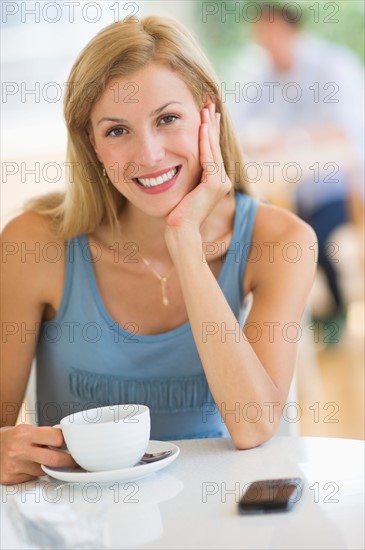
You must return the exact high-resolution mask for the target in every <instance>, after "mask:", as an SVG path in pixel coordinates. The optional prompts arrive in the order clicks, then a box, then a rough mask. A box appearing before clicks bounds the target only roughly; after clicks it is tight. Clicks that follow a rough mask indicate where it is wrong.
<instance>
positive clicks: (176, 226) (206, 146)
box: [166, 103, 232, 232]
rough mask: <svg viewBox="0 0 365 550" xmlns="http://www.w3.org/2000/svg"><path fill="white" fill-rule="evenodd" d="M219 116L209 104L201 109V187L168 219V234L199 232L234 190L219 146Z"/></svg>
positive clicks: (188, 195) (212, 104) (213, 106)
mask: <svg viewBox="0 0 365 550" xmlns="http://www.w3.org/2000/svg"><path fill="white" fill-rule="evenodd" d="M220 116H221V115H220V113H216V112H215V104H214V103H210V104H208V105H207V106H206V107H204V108H203V109H202V110H201V125H200V129H199V152H200V164H201V166H202V169H203V172H202V178H201V182H200V183H199V185H197V186H196V187H195V189H193V191H191V192H190V193H188V194H187V195H186V196H185V197H184V198H183V200H182V201H181V202H180V203H179V204H178V206H177V207H176V208H174V210H172V212H170V214H169V215H168V216H167V218H166V225H167V231H168V232H171V231H174V230H176V231H179V230H181V229H182V230H184V229H185V228H187V229H195V230H196V231H199V229H200V226H201V224H202V223H203V221H204V220H205V219H206V218H207V217H208V216H209V214H210V213H211V212H212V210H213V209H214V208H215V207H216V206H217V204H218V203H219V201H221V200H222V199H223V198H224V197H225V196H226V195H227V193H228V192H229V191H230V190H231V188H232V182H231V181H230V179H229V178H228V176H227V174H226V171H225V168H224V163H223V158H222V153H221V150H220V145H219V125H220Z"/></svg>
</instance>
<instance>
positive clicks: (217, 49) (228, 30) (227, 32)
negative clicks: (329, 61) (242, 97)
mask: <svg viewBox="0 0 365 550" xmlns="http://www.w3.org/2000/svg"><path fill="white" fill-rule="evenodd" d="M265 3H268V2H265ZM272 3H274V4H279V3H280V4H281V5H282V6H283V7H285V6H289V5H290V4H296V5H298V6H300V8H301V9H302V13H303V19H302V21H303V27H304V29H308V30H310V31H312V32H313V33H315V34H317V35H319V36H322V37H324V38H327V39H328V40H330V41H332V42H336V43H340V44H344V45H346V46H348V47H349V48H351V49H352V50H353V51H355V52H356V54H357V55H358V57H359V58H360V59H362V61H364V59H365V53H364V22H365V2H364V1H363V0H337V1H335V2H329V1H327V0H320V1H318V0H317V1H315V0H306V1H304V0H299V1H296V2H282V1H280V2H279V1H276V2H272ZM204 4H205V5H204ZM208 4H209V7H208ZM245 4H246V5H245ZM249 4H250V5H251V7H250V6H249ZM252 4H254V2H253V1H252V0H251V1H249V0H241V1H240V2H238V1H226V2H221V1H216V2H202V1H200V0H199V1H197V2H195V7H194V9H195V17H196V20H197V21H199V36H198V38H199V41H200V43H201V44H202V45H203V48H204V50H205V51H206V53H207V54H208V57H209V58H210V59H211V60H213V63H214V66H215V68H216V70H217V72H218V74H220V73H221V71H223V70H224V66H225V65H226V64H227V60H229V59H232V57H234V55H235V53H236V52H237V51H238V50H239V49H241V48H242V46H243V45H244V43H245V42H246V41H247V40H249V37H250V32H251V29H252V27H253V24H252V23H250V22H249V21H248V22H247V19H249V20H251V21H252V20H253V19H254V17H255V14H256V13H257V12H256V11H255V10H256V7H255V6H252ZM207 8H208V9H209V10H211V11H213V10H214V11H217V13H216V14H214V15H207V16H206V17H205V20H206V21H204V16H203V14H204V13H206V10H207ZM237 8H238V9H237ZM251 8H253V9H251ZM235 9H236V10H237V13H239V14H240V15H239V17H238V19H239V21H237V20H236V17H235V15H234V11H235ZM242 9H244V11H243V12H242ZM246 9H247V10H249V11H247V13H248V17H245V13H246V11H245V10H246ZM250 10H251V11H250ZM230 11H231V12H233V13H232V14H230V13H229V12H230ZM223 13H226V17H225V19H226V20H225V21H224V18H223V17H222V14H223ZM242 13H243V15H242ZM316 14H317V15H318V17H316ZM245 19H246V20H245ZM316 19H317V20H316Z"/></svg>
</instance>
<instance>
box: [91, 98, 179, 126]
mask: <svg viewBox="0 0 365 550" xmlns="http://www.w3.org/2000/svg"><path fill="white" fill-rule="evenodd" d="M174 103H178V104H179V105H182V103H181V101H170V102H169V103H166V104H165V105H162V107H159V108H158V109H155V110H154V111H152V113H150V117H153V116H155V115H158V114H160V113H161V112H162V111H163V110H164V109H166V107H168V106H169V105H173V104H174ZM103 121H110V122H122V123H125V122H128V120H127V119H125V118H114V117H103V118H101V119H100V120H99V122H98V123H97V125H98V124H100V122H103Z"/></svg>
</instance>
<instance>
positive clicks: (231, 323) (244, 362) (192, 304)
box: [169, 205, 316, 449]
mask: <svg viewBox="0 0 365 550" xmlns="http://www.w3.org/2000/svg"><path fill="white" fill-rule="evenodd" d="M268 219H270V220H271V221H270V223H267V220H268ZM253 240H254V242H255V243H256V244H258V245H259V246H260V248H261V250H262V252H263V256H262V259H261V260H260V262H258V263H257V264H256V267H255V270H254V275H253V277H252V280H251V281H250V287H251V289H252V292H253V299H254V302H253V307H252V310H251V312H250V315H249V318H248V320H247V323H246V331H245V332H246V334H245V336H244V335H243V334H242V333H241V332H240V329H239V325H238V321H237V319H236V318H235V316H234V314H233V312H232V310H231V308H230V306H229V305H228V303H227V301H226V299H225V296H224V295H223V293H222V291H221V289H220V287H219V285H218V283H217V281H216V279H215V277H214V276H213V274H212V273H211V271H210V268H209V266H208V264H207V263H206V262H204V261H203V262H202V260H201V250H202V248H201V247H202V243H201V238H200V234H197V233H196V232H195V231H193V230H192V231H184V232H179V231H173V232H171V233H170V238H169V245H170V246H169V249H170V254H171V256H172V258H173V261H174V264H175V266H176V269H177V272H178V275H179V279H180V283H181V286H182V291H183V294H184V299H185V303H186V307H187V311H188V315H189V320H190V324H191V327H192V331H193V335H194V339H195V342H196V345H197V348H198V352H199V355H200V358H201V361H202V364H203V367H204V370H205V373H206V376H207V380H208V383H209V387H210V390H211V392H212V395H213V397H214V400H215V402H216V405H217V407H218V409H219V411H220V413H221V414H222V417H223V420H224V421H225V422H226V425H227V428H228V430H229V432H230V434H231V437H232V440H233V441H234V443H235V445H236V446H237V447H238V448H241V449H245V448H250V447H255V446H257V445H259V444H260V443H262V442H264V441H265V440H267V439H268V438H270V437H271V436H272V435H273V434H274V432H275V429H276V427H277V425H278V423H279V420H280V416H281V412H282V409H283V407H284V405H285V401H286V398H287V394H288V391H289V387H290V382H291V379H292V375H293V370H294V364H295V357H296V349H297V341H298V339H297V338H296V336H297V334H298V332H299V331H300V320H301V316H302V313H303V310H304V307H305V303H306V298H307V295H308V293H309V290H310V287H311V285H312V281H313V277H314V272H315V259H314V250H313V245H314V243H315V241H316V237H315V235H314V233H313V231H312V230H311V229H310V228H309V227H308V226H307V225H306V224H304V223H303V222H301V221H300V220H299V219H297V218H296V217H294V216H293V215H292V214H289V213H287V212H286V211H284V210H281V209H278V208H275V207H270V206H266V205H262V206H261V207H260V209H259V212H258V214H257V219H256V224H255V232H254V237H253ZM264 242H265V243H266V246H265V245H264ZM268 243H276V245H277V246H276V247H275V248H274V249H273V247H271V249H270V246H268ZM289 243H296V248H293V247H292V249H291V250H290V252H289ZM283 250H286V251H287V255H285V253H284V254H283ZM295 250H300V251H301V258H300V259H298V261H297V262H292V261H289V260H288V258H291V255H290V254H293V253H295ZM273 251H274V256H273ZM273 258H274V261H273ZM252 328H253V329H254V330H253V331H252ZM293 331H294V332H295V334H293ZM249 403H252V404H253V406H252V407H253V408H252V409H251V410H250V411H248V409H246V407H247V404H249ZM265 403H266V405H265ZM245 410H247V415H245V414H243V413H244V411H245ZM237 411H239V413H238V414H237ZM256 414H257V418H258V420H257V421H256V422H251V421H247V417H249V416H253V417H255V415H256ZM259 416H260V417H259ZM245 418H246V419H245Z"/></svg>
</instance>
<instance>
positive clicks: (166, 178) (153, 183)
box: [137, 168, 177, 187]
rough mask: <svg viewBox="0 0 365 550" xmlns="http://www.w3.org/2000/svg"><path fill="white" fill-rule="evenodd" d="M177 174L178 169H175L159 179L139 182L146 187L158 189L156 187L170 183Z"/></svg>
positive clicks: (139, 180) (145, 179) (143, 179)
mask: <svg viewBox="0 0 365 550" xmlns="http://www.w3.org/2000/svg"><path fill="white" fill-rule="evenodd" d="M176 172H177V168H173V169H172V170H169V171H168V172H166V174H162V176H158V177H157V178H137V181H138V183H140V184H141V185H143V186H144V187H156V185H161V184H162V183H165V182H166V181H169V180H170V179H171V178H173V177H174V176H175V174H176Z"/></svg>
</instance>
